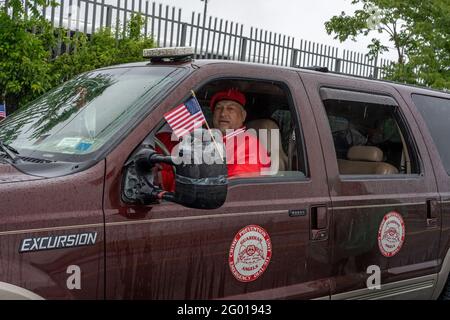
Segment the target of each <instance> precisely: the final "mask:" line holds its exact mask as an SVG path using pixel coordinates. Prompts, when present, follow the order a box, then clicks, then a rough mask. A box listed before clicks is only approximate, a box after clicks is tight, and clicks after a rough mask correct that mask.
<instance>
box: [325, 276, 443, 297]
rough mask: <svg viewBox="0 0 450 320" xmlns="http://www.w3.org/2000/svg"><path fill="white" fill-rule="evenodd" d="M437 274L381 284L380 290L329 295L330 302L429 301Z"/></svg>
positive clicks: (361, 290)
mask: <svg viewBox="0 0 450 320" xmlns="http://www.w3.org/2000/svg"><path fill="white" fill-rule="evenodd" d="M437 279H438V277H437V274H431V275H427V276H423V277H419V278H413V279H407V280H402V281H398V282H391V283H387V284H381V289H379V290H376V289H373V290H369V289H367V288H366V289H359V290H355V291H350V292H344V293H338V294H335V295H331V300H341V299H347V300H378V299H397V300H415V299H429V298H430V297H431V296H432V294H433V289H434V288H435V284H436V282H437Z"/></svg>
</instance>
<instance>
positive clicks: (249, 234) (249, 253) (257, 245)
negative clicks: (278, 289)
mask: <svg viewBox="0 0 450 320" xmlns="http://www.w3.org/2000/svg"><path fill="white" fill-rule="evenodd" d="M271 257H272V242H271V241H270V237H269V234H268V233H267V231H266V230H264V229H263V228H261V227H260V226H257V225H249V226H246V227H245V228H242V229H241V230H239V232H238V233H237V234H236V236H235V237H234V239H233V242H232V243H231V247H230V253H229V256H228V263H229V265H230V270H231V273H232V274H233V276H234V277H235V278H236V279H237V280H239V281H242V282H250V281H255V280H256V279H258V277H259V276H261V275H262V274H263V273H264V271H265V270H266V268H267V266H268V264H269V262H270V258H271Z"/></svg>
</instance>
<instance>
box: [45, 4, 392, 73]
mask: <svg viewBox="0 0 450 320" xmlns="http://www.w3.org/2000/svg"><path fill="white" fill-rule="evenodd" d="M57 2H58V3H59V6H57V7H43V8H40V10H41V11H42V14H43V16H45V17H46V18H47V19H48V20H49V21H51V23H52V25H53V26H54V27H58V28H67V29H68V34H69V33H70V32H77V31H78V32H83V33H85V34H91V33H92V32H95V31H96V30H98V29H100V28H111V30H113V33H114V34H115V37H116V39H120V38H121V37H123V36H124V34H125V32H126V30H127V22H128V21H129V20H130V18H131V16H132V15H133V14H137V13H140V14H141V16H142V17H143V18H144V21H145V22H144V26H143V30H142V32H143V34H144V36H145V37H152V38H153V39H154V41H155V43H156V45H157V46H158V47H173V46H191V47H193V48H194V49H195V55H196V58H197V59H201V58H209V59H227V60H239V61H247V62H258V63H264V64H273V65H281V66H293V67H311V66H320V67H327V68H328V69H329V70H331V71H335V72H340V73H344V74H349V75H356V76H362V77H371V78H383V77H385V72H384V67H386V66H388V65H389V64H391V63H392V62H391V61H389V60H386V59H372V60H370V59H369V58H368V57H367V56H366V55H364V54H362V53H357V52H354V51H349V50H343V51H342V54H341V52H340V51H339V49H338V48H336V47H333V46H329V45H324V44H318V43H314V42H311V41H306V40H299V41H298V40H296V39H295V38H294V37H291V36H286V35H282V34H279V33H278V34H277V33H274V32H270V31H266V30H262V29H258V28H254V27H251V28H250V29H249V30H248V29H247V30H246V31H247V32H246V33H245V32H244V25H243V24H239V23H235V22H230V21H227V20H224V19H218V18H213V17H208V19H203V18H204V17H203V15H201V14H200V13H195V12H192V15H191V19H190V21H183V20H182V10H181V9H176V8H175V7H169V6H163V5H162V4H156V3H155V2H152V3H150V2H149V1H143V0H106V1H105V0H57ZM62 50H63V51H64V50H66V51H69V50H70V48H68V47H64V46H63V49H62ZM60 53H61V42H60V43H59V45H58V48H57V54H60Z"/></svg>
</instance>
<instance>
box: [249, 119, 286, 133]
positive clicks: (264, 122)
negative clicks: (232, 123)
mask: <svg viewBox="0 0 450 320" xmlns="http://www.w3.org/2000/svg"><path fill="white" fill-rule="evenodd" d="M246 127H247V128H251V129H256V130H258V129H280V128H279V127H278V124H277V123H276V122H275V120H272V119H267V118H266V119H257V120H252V121H249V122H248V123H247V124H246Z"/></svg>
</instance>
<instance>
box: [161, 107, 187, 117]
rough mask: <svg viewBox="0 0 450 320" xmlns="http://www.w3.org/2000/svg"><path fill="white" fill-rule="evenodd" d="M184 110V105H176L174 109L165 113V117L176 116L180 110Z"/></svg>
mask: <svg viewBox="0 0 450 320" xmlns="http://www.w3.org/2000/svg"><path fill="white" fill-rule="evenodd" d="M183 111H184V112H185V111H186V108H184V105H180V106H178V107H176V108H175V109H174V110H172V111H170V112H169V113H167V114H166V115H165V117H166V119H172V118H174V117H176V116H177V115H178V114H179V113H180V112H183Z"/></svg>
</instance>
